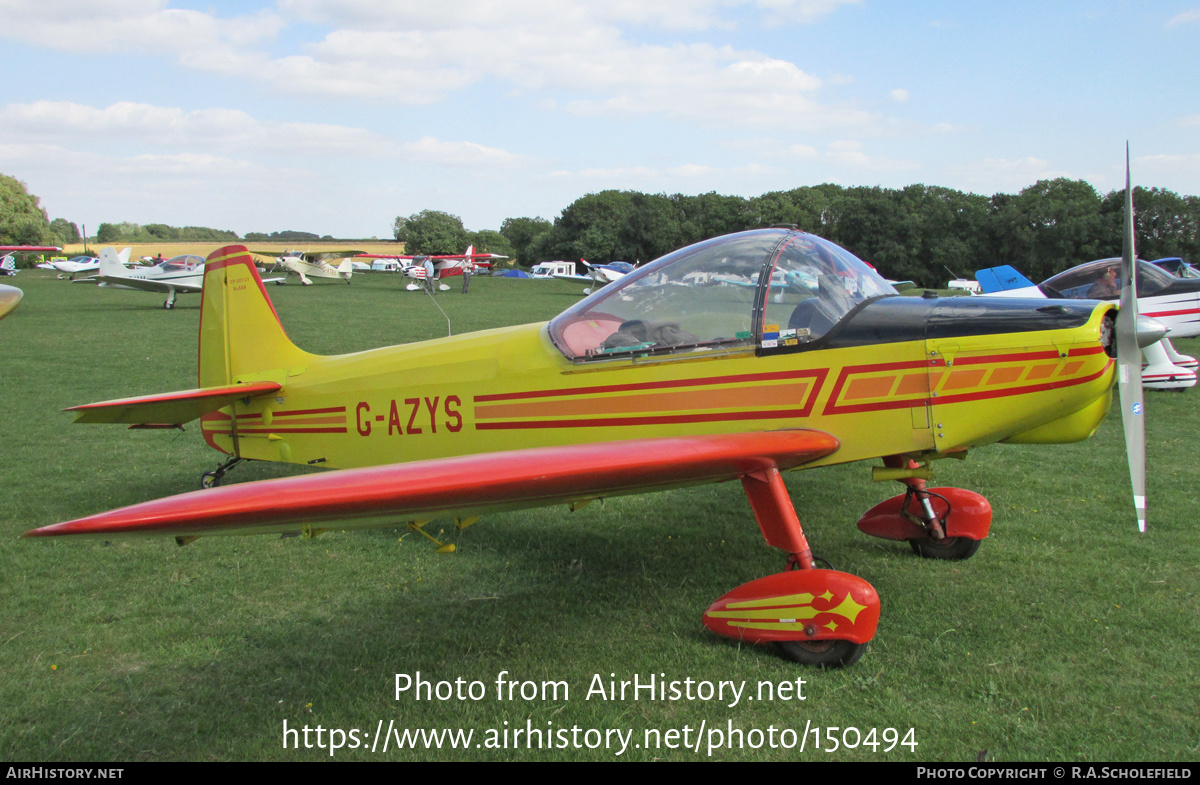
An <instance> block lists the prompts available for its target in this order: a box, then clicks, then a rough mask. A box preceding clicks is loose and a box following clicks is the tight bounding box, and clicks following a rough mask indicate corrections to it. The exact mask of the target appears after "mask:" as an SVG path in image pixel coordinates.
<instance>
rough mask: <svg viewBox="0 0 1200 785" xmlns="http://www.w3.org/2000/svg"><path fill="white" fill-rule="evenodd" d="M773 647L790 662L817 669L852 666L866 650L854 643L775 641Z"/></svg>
mask: <svg viewBox="0 0 1200 785" xmlns="http://www.w3.org/2000/svg"><path fill="white" fill-rule="evenodd" d="M775 645H776V646H777V647H779V653H780V654H782V655H783V656H784V657H786V658H787V659H789V660H791V661H792V662H798V663H800V664H801V665H814V666H816V667H818V668H844V667H846V666H849V665H853V664H854V663H856V662H858V660H859V658H860V657H862V656H863V652H865V651H866V650H867V644H865V643H855V642H854V641H777V642H776V643H775Z"/></svg>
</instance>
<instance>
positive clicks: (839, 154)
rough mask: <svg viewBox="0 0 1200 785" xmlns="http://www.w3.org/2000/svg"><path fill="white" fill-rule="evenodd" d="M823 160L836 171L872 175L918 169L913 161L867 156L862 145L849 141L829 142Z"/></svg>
mask: <svg viewBox="0 0 1200 785" xmlns="http://www.w3.org/2000/svg"><path fill="white" fill-rule="evenodd" d="M825 160H826V162H828V163H829V164H830V165H832V166H834V167H835V168H838V169H857V170H863V171H868V172H871V173H872V174H874V173H883V172H904V171H913V170H916V169H920V168H921V167H920V165H919V164H917V163H916V162H915V161H905V160H902V159H899V158H891V157H889V156H886V155H868V154H867V153H865V152H863V145H862V143H861V142H857V141H854V140H850V139H840V140H838V141H836V142H831V143H830V144H829V147H828V148H827V149H826V151H825Z"/></svg>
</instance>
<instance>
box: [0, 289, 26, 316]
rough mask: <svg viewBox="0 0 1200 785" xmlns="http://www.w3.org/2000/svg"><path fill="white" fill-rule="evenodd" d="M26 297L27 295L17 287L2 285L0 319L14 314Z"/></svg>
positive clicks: (0, 291) (0, 290)
mask: <svg viewBox="0 0 1200 785" xmlns="http://www.w3.org/2000/svg"><path fill="white" fill-rule="evenodd" d="M24 296H25V293H24V292H22V291H21V290H20V289H18V288H17V287H15V286H6V285H5V284H2V283H0V319H3V318H4V317H5V316H8V315H9V314H10V313H12V310H13V309H14V308H16V307H17V304H18V303H20V302H21V298H22V297H24Z"/></svg>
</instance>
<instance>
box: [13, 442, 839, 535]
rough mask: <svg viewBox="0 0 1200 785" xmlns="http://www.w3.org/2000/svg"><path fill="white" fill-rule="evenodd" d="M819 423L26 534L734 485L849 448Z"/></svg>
mask: <svg viewBox="0 0 1200 785" xmlns="http://www.w3.org/2000/svg"><path fill="white" fill-rule="evenodd" d="M838 446H839V443H838V440H837V439H836V438H834V437H833V436H831V435H829V434H827V433H822V432H821V431H815V430H804V429H800V430H786V431H770V432H765V433H740V434H721V435H711V436H680V437H668V438H660V439H634V440H629V441H622V442H602V443H598V444H585V445H575V446H570V447H545V448H535V449H528V450H512V451H508V452H503V453H485V454H480V455H468V456H462V457H457V458H442V459H436V460H429V461H417V462H414V463H401V464H391V465H388V466H375V467H370V468H365V469H344V470H339V471H333V472H327V473H322V474H310V475H302V476H298V477H285V478H282V479H274V480H259V481H256V482H248V483H242V484H240V485H230V486H225V487H220V488H213V489H211V490H205V491H193V492H191V493H184V494H180V495H178V496H170V497H167V498H164V499H158V500H155V501H150V502H144V503H142V504H135V505H132V506H129V507H123V508H120V509H117V510H111V511H109V512H104V513H100V514H98V515H92V516H89V517H87V518H81V519H79V520H76V521H68V522H66V523H59V524H55V525H52V526H45V527H42V528H40V529H34V530H32V531H29V532H26V533H25V536H26V537H48V536H55V535H65V534H93V535H105V536H107V535H113V534H148V533H165V534H171V535H174V536H177V537H184V536H194V535H200V534H250V533H267V532H279V531H296V530H301V529H304V528H330V527H333V526H337V527H361V526H382V525H395V524H400V523H405V522H416V521H428V520H432V519H434V518H439V517H446V516H453V517H468V516H472V515H480V514H483V513H489V512H498V511H503V510H510V509H521V508H528V507H540V506H546V505H550V504H557V503H567V502H578V501H584V500H590V499H595V498H600V497H604V496H618V495H626V494H632V493H641V492H647V491H653V490H662V489H666V488H672V487H679V486H684V485H696V484H702V483H710V482H722V481H726V480H734V479H739V478H746V477H748V476H751V475H755V476H761V475H762V474H763V473H764V472H768V473H769V472H772V471H773V470H787V469H792V468H796V467H798V466H802V465H804V464H806V463H809V462H811V461H814V460H817V459H818V458H821V457H823V456H825V455H829V454H830V453H832V452H834V451H835V450H837V448H838Z"/></svg>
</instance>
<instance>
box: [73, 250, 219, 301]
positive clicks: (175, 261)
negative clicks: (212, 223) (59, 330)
mask: <svg viewBox="0 0 1200 785" xmlns="http://www.w3.org/2000/svg"><path fill="white" fill-rule="evenodd" d="M122 253H123V254H124V255H125V258H128V257H129V249H128V248H126V249H125V250H124V251H123V252H122ZM75 283H97V284H99V285H100V286H106V287H111V288H114V289H140V290H142V291H144V292H164V293H165V294H166V295H167V300H166V302H164V303H163V308H166V309H167V310H168V311H169V310H171V309H172V308H174V307H175V296H176V295H177V294H180V293H183V294H196V293H199V292H200V290H201V289H202V288H203V286H204V257H203V256H196V255H194V254H183V255H181V256H174V257H172V258H170V259H168V260H166V261H165V262H163V263H162V264H158V265H155V266H153V267H135V268H133V269H129V268H127V267H126V266H125V265H124V264H122V263H121V256H120V255H119V254H118V253H117V250H116V249H115V248H112V247H108V248H104V249H102V250H101V251H100V271H99V274H98V275H93V276H91V277H90V278H78V279H76V280H75Z"/></svg>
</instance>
